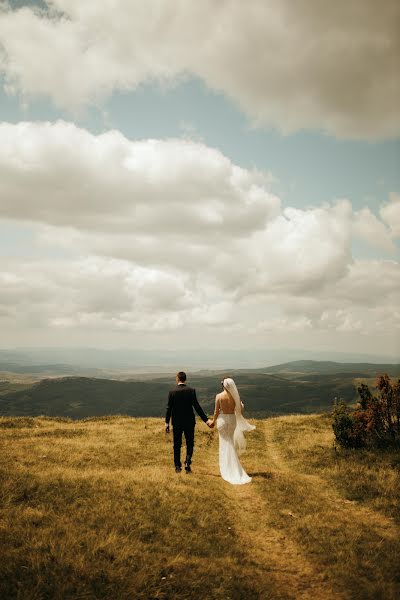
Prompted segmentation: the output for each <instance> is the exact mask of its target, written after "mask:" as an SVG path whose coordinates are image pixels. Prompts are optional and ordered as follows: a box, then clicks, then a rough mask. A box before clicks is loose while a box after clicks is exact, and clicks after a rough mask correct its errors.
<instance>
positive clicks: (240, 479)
mask: <svg viewBox="0 0 400 600" xmlns="http://www.w3.org/2000/svg"><path fill="white" fill-rule="evenodd" d="M224 388H225V389H226V390H227V391H228V392H229V393H230V394H231V396H232V397H233V398H234V400H235V412H234V413H232V414H226V413H224V412H223V411H222V405H221V401H219V414H218V418H217V423H216V425H217V429H218V434H219V469H220V472H221V477H222V479H225V481H228V482H229V483H232V484H234V485H242V484H244V483H250V481H251V477H249V475H247V473H246V471H245V470H244V469H243V467H242V465H241V464H240V460H239V455H240V454H242V453H243V452H244V450H245V449H246V440H245V437H244V435H243V432H244V431H251V430H253V429H255V426H254V425H251V424H250V423H248V421H246V419H244V417H243V415H242V403H241V401H240V396H239V392H238V390H237V387H236V385H235V382H234V381H233V379H231V378H228V379H224Z"/></svg>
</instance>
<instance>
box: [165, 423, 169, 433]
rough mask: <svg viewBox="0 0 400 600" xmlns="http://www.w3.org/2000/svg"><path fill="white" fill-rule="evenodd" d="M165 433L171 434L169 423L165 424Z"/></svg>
mask: <svg viewBox="0 0 400 600" xmlns="http://www.w3.org/2000/svg"><path fill="white" fill-rule="evenodd" d="M165 433H169V423H165Z"/></svg>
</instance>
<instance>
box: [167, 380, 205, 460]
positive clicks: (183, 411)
mask: <svg viewBox="0 0 400 600" xmlns="http://www.w3.org/2000/svg"><path fill="white" fill-rule="evenodd" d="M193 409H195V411H196V412H197V414H198V415H199V417H201V418H202V419H203V421H204V422H205V423H206V422H207V419H208V417H207V415H206V414H205V412H204V411H203V409H202V408H201V406H200V404H199V403H198V400H197V397H196V390H195V389H193V388H191V387H189V386H188V385H186V384H183V383H180V384H179V385H177V386H176V387H175V388H174V389H173V390H171V391H170V392H169V394H168V404H167V413H166V415H165V422H166V423H168V424H169V420H170V419H171V418H172V427H173V432H174V463H175V467H181V446H182V434H185V441H186V460H185V464H186V465H187V466H190V463H191V462H192V454H193V446H194V427H195V424H196V417H195V415H194V412H193Z"/></svg>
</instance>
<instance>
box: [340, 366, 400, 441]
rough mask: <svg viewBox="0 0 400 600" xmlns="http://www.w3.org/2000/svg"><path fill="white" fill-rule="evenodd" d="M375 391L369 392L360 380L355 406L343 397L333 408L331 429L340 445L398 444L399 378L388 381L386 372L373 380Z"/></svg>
mask: <svg viewBox="0 0 400 600" xmlns="http://www.w3.org/2000/svg"><path fill="white" fill-rule="evenodd" d="M377 389H378V392H379V394H378V395H374V394H372V392H371V390H370V389H369V387H368V386H367V385H366V384H365V383H362V384H361V385H360V386H359V387H358V388H357V391H358V394H359V397H360V400H359V403H358V406H357V408H356V409H355V410H353V411H352V410H351V409H350V408H349V407H348V406H347V405H346V404H345V402H344V401H343V400H341V401H339V402H337V401H335V405H334V408H333V423H332V428H333V432H334V434H335V437H336V440H337V442H338V443H339V444H340V445H341V446H343V447H344V448H361V447H365V446H371V447H387V446H391V445H393V444H395V445H400V380H398V381H397V383H392V382H391V380H390V377H389V376H388V375H386V374H385V375H381V376H380V377H378V380H377Z"/></svg>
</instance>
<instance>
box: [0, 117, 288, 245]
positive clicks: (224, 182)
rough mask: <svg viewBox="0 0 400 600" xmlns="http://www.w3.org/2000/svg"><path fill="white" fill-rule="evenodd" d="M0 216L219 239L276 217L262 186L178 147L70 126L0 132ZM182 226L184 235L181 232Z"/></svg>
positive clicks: (273, 201) (274, 202) (203, 152)
mask: <svg viewBox="0 0 400 600" xmlns="http://www.w3.org/2000/svg"><path fill="white" fill-rule="evenodd" d="M0 139H1V142H2V143H1V145H0V169H1V178H0V202H1V204H0V207H1V210H2V214H3V215H4V216H7V217H13V218H25V219H31V220H35V221H39V222H44V223H49V224H53V225H66V226H68V225H69V226H72V227H74V228H76V229H84V230H89V231H90V230H93V231H103V230H107V231H108V232H111V231H112V230H115V231H116V232H118V234H120V233H121V232H125V233H128V232H129V233H131V234H133V233H135V234H140V233H143V234H146V233H147V232H148V231H151V232H152V234H154V233H156V232H158V231H160V230H162V231H163V232H165V233H168V234H170V235H171V236H173V237H174V238H176V237H180V236H181V235H182V234H183V235H184V237H187V235H188V233H189V231H190V232H191V236H192V237H193V238H194V239H196V238H199V237H201V236H203V235H204V234H205V233H207V232H214V234H218V235H221V236H224V235H225V234H226V233H227V232H230V233H235V234H237V235H241V233H243V232H246V231H248V230H251V231H252V230H254V229H256V228H262V227H263V226H264V224H265V222H266V221H267V220H268V219H270V218H271V217H272V216H274V215H276V214H277V213H278V212H279V208H280V203H279V200H278V199H277V198H276V197H274V196H273V195H272V194H270V193H268V191H267V190H266V189H265V187H264V184H265V183H266V181H267V178H266V177H265V176H263V175H262V174H261V173H258V172H256V171H253V172H251V171H248V170H245V169H242V168H240V167H238V166H236V165H234V164H232V163H231V162H230V161H229V159H227V158H226V157H225V156H224V155H223V154H221V152H219V151H218V150H213V149H211V148H208V147H207V146H204V145H202V144H196V143H193V142H189V141H185V140H168V141H160V140H146V141H143V142H130V141H129V140H127V139H126V138H125V137H123V136H122V134H120V133H119V132H116V131H110V132H108V133H105V134H103V135H99V136H94V135H91V134H90V133H88V132H87V131H85V130H82V129H79V128H77V127H76V126H75V125H73V124H71V123H65V122H58V123H56V124H50V123H43V124H36V123H18V124H17V125H11V124H8V123H2V124H0ZM183 223H184V224H185V226H184V227H182V224H183Z"/></svg>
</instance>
